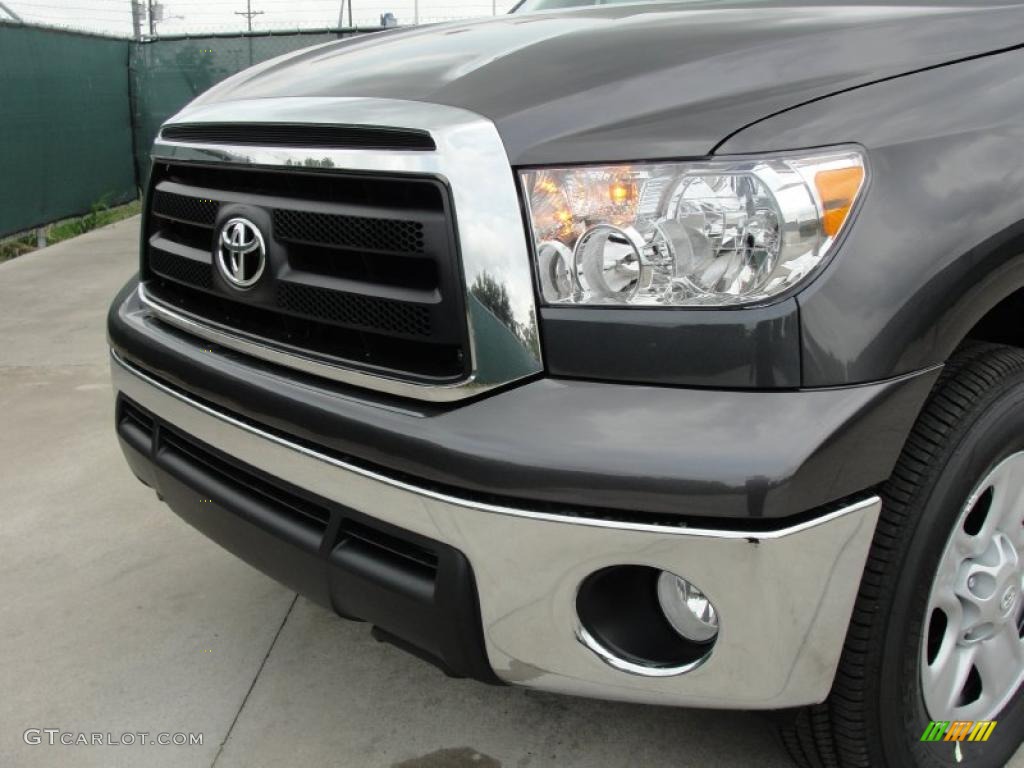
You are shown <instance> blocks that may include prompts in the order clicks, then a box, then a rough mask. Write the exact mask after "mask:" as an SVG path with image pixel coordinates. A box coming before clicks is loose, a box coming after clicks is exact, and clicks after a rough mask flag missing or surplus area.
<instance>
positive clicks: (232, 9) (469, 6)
mask: <svg viewBox="0 0 1024 768" xmlns="http://www.w3.org/2000/svg"><path fill="white" fill-rule="evenodd" d="M150 1H151V0H141V4H142V5H143V6H147V5H148V4H149V2H150ZM351 1H352V9H353V20H354V22H355V23H356V24H364V25H376V24H378V23H379V20H380V15H381V14H382V13H384V12H386V11H390V12H391V13H393V14H395V16H396V17H397V18H398V21H399V23H401V24H412V23H413V21H414V19H415V15H416V6H418V7H419V20H420V21H421V22H427V21H442V20H446V19H456V18H465V17H471V16H490V15H491V13H492V10H494V11H496V12H497V13H499V14H500V13H505V12H507V11H508V9H509V8H511V7H512V5H513V4H514V0H351ZM152 2H154V3H155V2H156V0H152ZM247 2H248V3H251V6H252V10H253V11H254V12H259V15H255V16H253V17H252V26H253V29H254V30H286V29H310V28H318V27H333V26H337V24H338V11H339V9H340V5H341V3H342V2H343V0H161V2H160V3H159V4H161V5H163V16H164V20H163V21H162V22H160V23H158V24H157V25H156V31H157V34H158V35H159V34H165V35H178V34H192V33H204V32H233V31H239V30H243V29H245V28H246V25H247V20H246V17H245V16H243V15H239V13H240V12H241V13H244V12H245V11H246V10H247V8H246V5H247ZM0 6H6V7H7V8H9V9H10V10H11V11H13V12H14V13H16V14H17V15H18V16H20V17H21V18H22V20H23V21H25V23H27V24H46V25H51V26H61V27H69V28H72V29H80V30H84V31H89V32H99V33H104V34H113V35H120V36H124V37H130V36H131V34H132V10H131V9H132V0H0ZM4 18H9V17H8V16H7V14H5V13H4V11H3V9H2V7H0V19H4ZM345 18H346V20H347V18H348V11H347V9H346V11H345Z"/></svg>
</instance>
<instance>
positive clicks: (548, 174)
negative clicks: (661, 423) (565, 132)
mask: <svg viewBox="0 0 1024 768" xmlns="http://www.w3.org/2000/svg"><path fill="white" fill-rule="evenodd" d="M867 176H868V174H867V165H866V161H865V157H864V153H863V151H862V150H861V149H860V148H859V147H852V146H843V147H835V148H830V149H825V150H816V151H813V152H799V153H783V154H772V155H765V156H759V157H753V156H744V157H732V158H715V159H711V160H695V161H682V162H671V163H669V162H657V163H631V164H621V165H595V166H579V167H567V168H539V169H529V170H524V171H521V172H520V181H521V184H522V189H523V193H524V197H525V199H526V202H527V207H528V211H529V217H530V230H531V232H532V235H533V241H534V242H533V247H534V254H535V258H536V268H537V277H538V282H539V286H540V293H541V297H542V299H543V301H544V302H545V303H546V304H550V305H575V306H604V307H607V306H631V307H721V306H742V305H745V304H756V303H762V302H766V301H769V300H771V299H773V298H775V297H777V296H779V295H780V294H783V293H785V292H787V291H789V290H790V289H792V288H794V287H795V286H797V285H799V284H801V283H802V282H804V281H806V280H807V279H808V278H809V277H810V276H811V275H813V274H814V273H815V272H816V271H817V270H818V269H819V268H820V267H821V265H822V264H823V263H824V262H825V259H826V257H827V256H828V254H829V252H830V251H831V250H832V249H833V247H834V245H835V243H836V241H837V239H838V237H839V236H840V234H842V232H843V231H844V230H845V228H846V226H847V225H848V222H849V221H850V219H851V215H852V213H853V211H854V209H855V206H856V205H857V202H858V200H859V198H860V197H861V195H862V192H863V190H864V188H865V186H866V184H867Z"/></svg>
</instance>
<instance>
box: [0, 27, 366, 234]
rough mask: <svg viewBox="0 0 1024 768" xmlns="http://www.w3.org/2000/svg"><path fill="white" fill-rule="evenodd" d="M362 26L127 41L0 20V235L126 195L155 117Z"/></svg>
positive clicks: (140, 174)
mask: <svg viewBox="0 0 1024 768" xmlns="http://www.w3.org/2000/svg"><path fill="white" fill-rule="evenodd" d="M364 31H372V30H321V31H317V32H295V33H289V34H280V33H275V34H254V35H216V36H211V37H193V38H163V39H159V40H150V41H144V42H133V41H130V40H120V39H115V38H106V37H96V36H90V35H82V34H77V33H68V32H63V31H61V30H53V29H43V28H39V27H29V26H23V25H19V24H4V23H0V237H2V236H4V235H8V234H11V233H13V232H20V231H24V230H26V229H30V228H32V227H35V226H38V225H41V224H46V223H48V222H51V221H55V220H57V219H60V218H63V217H67V216H73V215H76V214H79V213H84V212H86V211H88V210H89V209H90V208H91V207H93V206H94V205H97V204H105V205H112V204H115V203H120V202H124V201H126V200H130V199H133V198H134V197H135V196H136V194H137V190H138V188H139V187H140V186H141V185H142V184H143V183H144V179H145V177H146V175H147V174H148V171H149V158H148V155H149V147H150V145H151V144H152V143H153V139H154V137H155V136H156V132H157V130H158V129H159V127H160V124H161V123H162V122H163V121H164V120H166V119H167V118H168V117H170V116H171V115H172V114H174V113H175V112H177V111H178V110H179V109H181V108H182V107H183V106H184V105H185V104H186V103H188V101H190V100H191V99H192V98H193V97H195V96H197V95H198V94H200V93H202V92H203V91H205V90H206V89H207V88H209V87H210V86H211V85H214V84H215V83H217V82H219V81H221V80H223V79H224V78H225V77H227V76H228V75H231V74H233V73H235V72H238V71H239V70H242V69H245V68H246V67H248V66H250V65H251V64H257V63H259V62H261V61H264V60H266V59H269V58H273V57H274V56H278V55H280V54H282V53H287V52H288V51H293V50H296V49H298V48H305V47H308V46H311V45H316V44H317V43H322V42H328V41H331V40H337V39H338V38H341V37H347V36H350V35H353V34H360V33H361V32H364Z"/></svg>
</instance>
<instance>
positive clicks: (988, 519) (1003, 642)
mask: <svg viewBox="0 0 1024 768" xmlns="http://www.w3.org/2000/svg"><path fill="white" fill-rule="evenodd" d="M881 496H882V502H883V505H882V512H881V515H880V518H879V522H878V527H877V530H876V532H875V536H874V541H873V542H872V546H871V551H870V554H869V555H868V561H867V564H866V566H865V571H864V576H863V578H862V581H861V586H860V591H859V593H858V596H857V601H856V605H855V607H854V612H853V616H852V618H851V621H850V627H849V629H848V631H847V637H846V642H845V644H844V647H843V653H842V657H841V660H840V663H839V669H838V671H837V674H836V678H835V682H834V684H833V688H832V692H831V693H830V695H829V698H828V699H827V700H826V701H825V702H824V703H823V704H819V705H816V706H812V707H806V708H803V709H801V710H798V711H797V712H796V713H793V714H792V715H791V716H790V717H788V718H786V720H785V721H784V724H783V725H782V727H781V736H782V740H783V743H784V745H785V746H786V748H787V749H788V750H789V752H790V754H791V755H792V756H793V758H794V759H795V760H796V762H797V763H798V764H800V765H802V766H829V767H831V766H837V767H840V768H853V767H854V766H857V767H858V768H860V767H867V766H870V767H871V768H881V767H882V766H887V767H889V768H903V766H908V767H916V766H922V767H936V768H938V767H939V766H957V765H961V764H962V765H969V766H978V767H979V768H997V767H998V766H1003V765H1005V764H1006V762H1007V761H1008V760H1009V759H1010V758H1011V757H1012V756H1013V754H1014V752H1015V751H1016V750H1017V748H1018V747H1019V746H1020V744H1021V741H1022V739H1024V685H1022V684H1024V596H1022V593H1024V350H1018V349H1015V348H1012V347H1004V346H998V345H994V344H981V343H971V344H969V345H967V346H965V347H963V348H961V349H960V350H959V351H958V352H957V353H956V354H955V355H954V356H953V358H952V359H951V360H950V361H949V363H948V364H947V365H946V367H945V369H944V371H943V373H942V375H941V377H940V379H939V381H938V382H937V384H936V386H935V389H934V391H933V393H932V395H931V396H930V397H929V400H928V402H927V403H926V405H925V407H924V409H923V411H922V413H921V415H920V416H919V418H918V420H917V423H916V424H915V426H914V429H913V431H912V432H911V435H910V437H909V438H908V440H907V444H906V446H905V447H904V449H903V453H902V455H901V456H900V459H899V461H898V462H897V465H896V468H895V470H894V472H893V475H892V477H891V478H890V479H889V481H888V482H887V483H886V484H885V486H884V487H883V489H882V492H881ZM932 721H938V722H939V723H940V725H937V726H932V725H931V723H932ZM968 721H970V722H973V723H983V722H985V721H995V722H996V723H997V724H996V725H995V726H987V725H977V726H958V725H951V726H948V727H947V726H944V725H941V723H944V722H948V723H951V724H954V723H957V722H968ZM950 729H952V731H953V734H952V737H951V738H950V740H948V741H947V740H945V738H944V737H945V734H947V733H948V732H949V730H950ZM961 729H962V735H964V736H965V737H966V738H964V740H962V741H961V740H957V739H956V738H955V737H956V736H957V735H958V734H960V733H961ZM972 731H973V732H975V733H979V732H980V735H981V736H984V735H985V733H986V732H990V733H989V736H988V739H987V740H980V739H978V738H975V739H974V740H972V739H971V738H970V734H971V733H972ZM926 734H927V735H926ZM936 738H937V739H938V740H931V739H936Z"/></svg>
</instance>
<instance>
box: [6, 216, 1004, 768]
mask: <svg viewBox="0 0 1024 768" xmlns="http://www.w3.org/2000/svg"><path fill="white" fill-rule="evenodd" d="M137 241H138V220H137V219H131V220H128V221H125V222H121V223H119V224H116V225H114V226H112V227H108V228H106V229H103V230H100V231H97V232H93V233H90V234H88V235H85V236H83V237H80V238H77V239H75V240H72V241H68V242H65V243H61V244H58V245H56V246H53V247H51V248H48V249H45V250H43V251H39V252H36V253H32V254H29V255H27V256H24V257H21V258H19V259H16V260H14V261H11V262H8V263H5V264H0V327H2V328H3V329H4V341H3V346H2V348H0V349H2V351H0V467H2V470H0V505H2V517H0V584H2V585H3V596H2V598H0V766H19V767H20V766H53V765H73V766H137V765H146V766H165V765H166V766H211V765H216V766H224V767H225V768H227V767H228V766H246V767H248V766H275V767H276V766H282V765H310V766H320V765H337V766H346V767H348V766H354V767H358V768H362V767H363V766H366V767H368V768H376V767H377V766H380V767H382V768H383V767H386V766H403V767H404V768H430V767H436V768H440V767H443V768H459V766H475V767H476V768H494V767H495V766H506V768H508V767H509V766H517V767H520V768H524V767H525V766H559V768H570V767H574V766H580V768H584V767H585V768H605V767H607V768H611V767H613V766H615V767H618V766H632V765H637V766H645V768H660V767H661V766H666V767H667V766H672V768H680V766H704V765H715V766H748V765H749V766H758V767H759V768H774V767H775V766H778V767H779V768H782V767H783V766H789V765H790V763H789V762H788V760H787V759H786V758H785V756H784V755H783V754H782V752H781V750H780V749H779V748H778V747H777V746H776V744H775V742H774V739H773V736H772V735H771V730H770V727H769V726H768V724H767V723H766V722H765V721H764V720H763V719H762V718H761V717H759V716H757V715H753V714H748V713H730V712H709V711H695V710H675V709H668V708H656V707H643V706H635V705H625V704H614V703H608V702H597V701H586V700H580V699H573V698H569V697H562V696H556V695H551V694H544V693H537V692H532V691H528V690H523V689H514V688H492V687H488V686H484V685H480V684H478V683H474V682H469V681H459V680H449V679H447V678H445V677H444V676H443V675H442V674H441V673H439V672H438V671H436V670H435V669H434V668H432V667H430V666H428V665H425V664H423V663H422V662H420V661H418V660H416V659H414V658H412V657H410V656H407V655H406V654H404V653H402V652H401V651H398V650H396V649H394V648H392V647H390V646H388V645H381V644H378V643H376V642H375V641H373V640H372V639H371V638H370V636H369V630H368V628H367V627H366V626H365V625H358V624H351V623H348V622H344V621H342V620H340V619H338V618H336V617H334V616H332V615H330V614H328V613H327V612H325V611H324V610H322V609H320V608H318V607H316V606H314V605H312V604H310V603H308V602H307V601H305V600H303V599H301V598H299V599H297V600H296V599H295V596H294V595H293V594H292V593H290V592H288V591H287V590H285V589H284V588H283V587H280V586H279V585H277V584H276V583H274V582H272V581H271V580H269V579H268V578H266V577H264V576H263V575H262V574H260V573H258V572H257V571H255V570H253V569H251V568H250V567H249V566H247V565H245V564H244V563H242V562H241V561H239V560H236V559H235V558H233V557H232V556H231V555H228V554H227V553H226V552H224V551H223V550H221V549H220V548H219V547H217V546H216V545H215V544H213V543H211V542H210V541H208V540H207V539H205V538H204V537H202V536H201V535H199V534H198V533H196V532H195V531H193V530H192V529H191V528H189V527H188V526H187V525H186V524H184V523H183V522H181V521H180V520H179V519H178V518H177V517H176V516H175V515H173V514H172V513H171V512H169V511H168V510H167V509H166V508H165V507H163V505H161V504H160V503H158V502H157V501H156V499H155V498H154V496H153V493H152V492H151V491H149V490H148V489H146V488H144V487H143V486H142V485H141V484H139V483H138V482H137V481H136V480H135V479H134V478H133V477H132V476H131V474H130V473H129V471H128V469H127V467H126V466H125V464H124V462H123V461H122V459H121V455H120V451H119V449H118V447H117V443H116V440H115V437H114V431H113V412H112V399H111V395H110V389H109V377H108V369H107V353H106V344H105V340H104V315H105V312H106V308H107V304H108V302H109V300H110V298H111V297H112V296H113V295H114V293H115V292H116V291H117V289H118V288H119V287H120V286H121V285H122V284H123V282H124V281H125V280H126V279H127V278H128V277H129V276H130V275H131V274H132V273H133V272H134V271H135V264H136V259H137V256H136V248H137ZM30 728H35V729H46V728H51V729H52V728H58V729H61V730H62V731H67V732H72V733H78V732H85V733H91V732H100V733H108V732H109V733H110V734H112V736H113V737H114V738H118V737H120V735H121V734H123V733H126V732H129V733H136V732H142V731H145V732H149V734H151V736H150V738H152V737H154V736H155V735H156V734H157V733H160V732H167V733H175V732H193V733H202V734H203V743H202V744H201V745H192V746H188V745H184V746H177V745H166V746H151V745H148V744H147V745H137V744H133V745H130V746H128V745H118V746H114V745H102V746H101V745H78V746H60V745H56V746H50V745H48V744H46V743H45V738H46V735H45V734H42V738H43V739H44V743H43V744H38V745H31V744H26V743H25V741H24V739H23V733H24V732H25V731H26V729H30ZM1013 765H1014V766H1016V768H1024V757H1022V756H1021V755H1018V757H1017V759H1016V760H1015V761H1014V763H1013Z"/></svg>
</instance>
